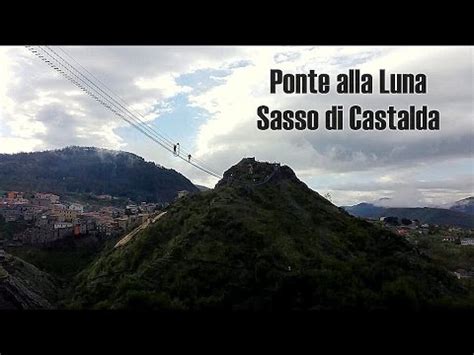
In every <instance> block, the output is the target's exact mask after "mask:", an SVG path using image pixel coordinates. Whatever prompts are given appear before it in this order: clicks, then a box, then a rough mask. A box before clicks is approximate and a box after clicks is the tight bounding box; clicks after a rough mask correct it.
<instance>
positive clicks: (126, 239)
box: [114, 211, 166, 248]
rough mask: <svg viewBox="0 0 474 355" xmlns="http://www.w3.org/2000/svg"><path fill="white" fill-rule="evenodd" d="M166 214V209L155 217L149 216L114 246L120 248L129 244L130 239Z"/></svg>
mask: <svg viewBox="0 0 474 355" xmlns="http://www.w3.org/2000/svg"><path fill="white" fill-rule="evenodd" d="M165 214H166V211H165V212H161V213H160V214H158V215H157V216H155V217H154V218H153V219H151V221H150V219H149V218H148V219H147V220H146V221H145V222H143V223H142V224H140V225H139V226H138V227H137V228H135V229H134V230H132V231H131V232H130V233H128V234H127V235H126V236H125V237H123V238H122V239H120V240H119V241H118V243H117V244H115V246H114V248H118V247H120V246H122V245H125V244H127V243H128V242H129V241H130V240H132V238H133V237H135V236H136V235H137V234H138V233H139V232H140V231H142V230H144V229H145V228H147V227H148V226H149V225H150V224H154V223H155V222H156V221H157V220H159V219H160V218H161V217H163V216H164V215H165Z"/></svg>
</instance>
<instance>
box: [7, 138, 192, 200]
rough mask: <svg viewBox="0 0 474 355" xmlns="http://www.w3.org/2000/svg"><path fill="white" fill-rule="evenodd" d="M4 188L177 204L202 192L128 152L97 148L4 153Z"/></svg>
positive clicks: (178, 174) (172, 174) (172, 172)
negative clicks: (186, 194)
mask: <svg viewBox="0 0 474 355" xmlns="http://www.w3.org/2000/svg"><path fill="white" fill-rule="evenodd" d="M0 190H19V191H46V192H53V193H57V194H64V193H94V194H96V195H102V194H107V195H112V196H117V197H125V198H130V199H132V200H134V201H156V202H169V201H172V200H173V199H174V198H175V197H176V196H177V192H178V191H180V190H188V191H191V192H193V191H198V189H197V188H196V187H195V186H194V185H193V184H192V183H191V182H190V181H189V180H188V179H187V178H185V177H184V176H183V175H181V174H180V173H178V172H176V171H174V170H171V169H166V168H163V167H161V166H158V165H156V164H155V163H153V162H146V161H145V160H144V159H143V158H141V157H139V156H137V155H135V154H131V153H126V152H121V151H113V150H107V149H99V148H93V147H67V148H64V149H61V150H54V151H44V152H34V153H19V154H0Z"/></svg>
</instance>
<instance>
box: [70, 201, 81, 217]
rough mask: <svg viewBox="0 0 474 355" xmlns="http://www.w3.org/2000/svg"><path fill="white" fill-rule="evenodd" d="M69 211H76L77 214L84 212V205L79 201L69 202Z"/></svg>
mask: <svg viewBox="0 0 474 355" xmlns="http://www.w3.org/2000/svg"><path fill="white" fill-rule="evenodd" d="M68 209H70V210H71V211H74V212H77V213H78V214H82V213H84V206H83V205H81V204H79V203H71V204H70V205H69V207H68Z"/></svg>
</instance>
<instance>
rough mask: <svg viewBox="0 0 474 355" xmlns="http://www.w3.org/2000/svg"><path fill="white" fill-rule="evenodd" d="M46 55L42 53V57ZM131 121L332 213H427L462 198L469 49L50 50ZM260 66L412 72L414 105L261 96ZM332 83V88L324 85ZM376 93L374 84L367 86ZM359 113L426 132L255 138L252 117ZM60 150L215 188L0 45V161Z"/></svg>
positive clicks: (473, 148)
mask: <svg viewBox="0 0 474 355" xmlns="http://www.w3.org/2000/svg"><path fill="white" fill-rule="evenodd" d="M53 48H54V47H53ZM63 49H64V50H65V51H66V52H68V53H69V54H71V55H72V57H74V58H75V59H76V60H77V61H78V62H79V63H81V64H82V65H83V66H84V67H85V68H87V69H88V70H89V71H90V72H91V73H93V74H94V75H95V76H96V77H97V78H99V79H100V80H101V81H102V82H103V83H106V85H107V86H108V87H110V88H112V89H113V91H114V92H115V93H117V94H118V95H120V96H121V97H122V98H123V99H124V100H125V101H126V102H127V103H129V104H130V106H131V107H132V108H133V109H135V110H137V111H138V112H140V113H141V114H142V115H143V116H144V117H145V119H146V120H147V121H148V122H150V124H153V125H154V126H155V127H157V128H158V130H159V131H160V132H163V133H164V134H166V136H168V137H170V138H171V140H172V141H176V142H180V143H181V145H182V146H183V147H184V148H186V149H187V150H188V151H191V152H192V153H193V157H195V158H198V159H200V160H203V161H205V162H206V163H207V165H209V166H211V167H212V168H213V170H215V171H218V172H220V173H222V172H223V171H225V170H226V169H227V168H229V167H230V166H231V165H233V164H235V163H236V162H238V161H239V160H240V159H241V158H242V157H244V156H252V157H256V158H257V159H258V160H265V161H272V162H273V161H278V162H281V163H283V164H287V165H289V166H290V167H292V168H293V169H294V170H295V171H296V173H297V175H298V176H299V177H300V178H301V179H302V180H303V181H304V182H306V183H307V184H308V185H309V186H310V187H311V188H313V189H314V190H316V191H318V192H320V193H321V194H325V193H327V192H329V193H330V194H331V196H332V200H333V202H334V203H336V204H339V205H343V204H354V203H357V202H362V201H374V200H377V199H379V198H381V197H391V198H392V203H393V204H394V205H404V206H423V205H439V204H443V203H447V202H450V201H454V200H457V199H460V198H464V197H467V196H470V195H473V194H474V191H473V190H474V155H473V152H474V115H473V106H472V105H473V93H474V86H473V85H474V84H473V48H472V47H326V46H323V47H258V46H252V47H217V46H216V47H98V46H91V47H64V48H63ZM270 69H281V70H283V71H284V72H286V73H305V72H308V71H309V70H310V69H314V70H315V71H316V73H328V74H330V75H331V78H335V75H336V74H339V73H345V72H347V70H348V69H360V70H361V71H362V72H366V73H371V74H373V75H374V78H377V77H378V72H379V69H386V71H387V72H392V73H425V74H426V75H427V77H428V93H427V94H426V95H377V94H372V95H364V96H361V95H337V94H336V93H334V90H332V93H331V94H328V95H312V94H308V95H285V94H275V95H271V94H270V93H269V92H270V90H269V72H270ZM333 80H334V79H333ZM375 83H376V85H375V86H374V87H375V88H377V85H378V84H377V83H378V81H377V80H375ZM334 104H340V105H344V106H345V107H349V106H350V105H353V104H359V105H361V106H363V107H364V108H367V109H369V108H370V109H386V108H387V107H388V106H389V105H394V106H395V107H396V108H398V109H404V108H407V107H408V106H410V105H416V106H420V107H421V106H422V105H428V106H429V107H430V109H436V110H439V111H440V113H441V125H440V126H441V128H440V130H439V131H389V130H385V131H370V132H360V131H352V130H350V129H348V128H346V129H344V130H342V131H337V132H335V131H327V130H326V129H325V128H324V127H323V126H322V125H320V129H319V130H317V131H310V130H307V131H280V132H278V131H259V130H258V129H257V125H256V122H257V114H256V111H257V107H258V106H260V105H267V106H269V107H270V108H271V109H280V110H286V109H291V110H297V109H316V110H318V111H319V112H324V111H325V110H326V109H328V108H330V106H331V105H334ZM68 145H84V146H98V147H103V148H111V149H121V150H125V151H129V152H133V153H136V154H138V155H140V156H143V157H144V158H145V159H146V160H152V161H155V162H156V163H159V164H161V165H164V166H166V167H171V168H174V169H176V170H178V171H179V172H181V173H183V174H184V175H185V176H187V177H188V178H190V179H191V180H192V181H193V182H195V183H198V184H203V185H207V186H213V185H214V184H215V182H216V179H215V178H212V177H209V176H207V175H205V174H204V173H202V172H200V171H199V170H197V169H195V168H193V167H191V166H189V165H188V164H187V163H185V162H183V161H182V160H179V159H176V158H175V157H173V156H172V155H171V154H170V153H168V152H167V151H165V150H163V149H162V148H161V147H160V146H158V145H157V144H155V143H153V142H152V141H150V140H149V139H148V138H147V137H145V136H143V135H142V134H141V133H139V132H137V131H135V130H134V129H133V128H131V127H130V126H128V125H127V123H125V122H123V121H121V120H120V119H119V118H117V117H115V116H114V115H113V114H112V113H110V112H109V111H108V110H106V109H105V108H104V107H102V106H101V105H100V104H98V103H97V102H96V101H94V100H93V99H91V98H90V97H88V96H87V95H85V94H83V93H82V92H81V91H80V90H78V89H77V88H76V87H74V86H73V85H72V84H71V83H70V82H68V81H67V80H65V79H64V78H63V77H61V76H60V75H59V74H58V73H56V72H55V71H53V70H52V69H51V68H49V67H48V66H47V65H46V64H45V63H43V62H41V61H40V60H39V59H38V58H36V57H35V56H34V55H33V54H31V53H30V52H29V51H28V50H26V49H25V48H23V47H0V152H2V153H15V152H20V151H38V150H45V149H55V148H62V147H65V146H68Z"/></svg>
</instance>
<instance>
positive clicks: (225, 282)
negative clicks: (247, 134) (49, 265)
mask: <svg viewBox="0 0 474 355" xmlns="http://www.w3.org/2000/svg"><path fill="white" fill-rule="evenodd" d="M251 171H252V174H250V172H251ZM463 295H464V291H463V288H462V287H461V286H460V284H459V283H458V281H457V280H456V279H455V278H454V277H453V276H451V275H450V274H449V273H448V272H447V271H446V270H444V269H442V268H440V267H438V266H436V265H435V264H434V263H433V262H432V261H431V260H430V259H429V258H427V257H425V256H423V255H420V254H419V253H418V252H417V250H416V249H414V247H413V246H412V245H410V244H409V243H408V242H407V241H406V240H404V239H403V238H400V237H398V236H395V235H394V234H392V233H390V232H389V231H386V230H383V229H381V228H378V227H376V226H374V225H371V224H370V223H368V222H365V221H363V220H360V219H357V218H354V217H351V216H350V215H349V214H347V213H346V212H345V211H344V210H342V209H340V208H338V207H336V206H334V205H333V204H331V203H330V202H329V201H327V200H326V199H324V198H322V197H321V196H320V195H319V194H318V193H317V192H315V191H313V190H311V189H309V188H308V187H307V186H306V185H305V184H304V183H302V182H301V181H299V180H298V178H297V177H296V176H295V174H294V172H293V171H292V170H291V169H290V168H289V167H287V166H281V167H279V166H277V165H274V164H270V163H260V162H256V161H255V160H254V159H250V158H247V159H243V160H242V161H241V162H240V163H239V164H237V165H235V166H233V167H232V168H230V169H229V170H228V171H227V172H226V173H225V174H224V178H223V179H222V180H221V181H220V182H219V183H218V184H217V185H216V187H215V188H214V189H212V190H209V191H204V192H200V193H196V194H191V195H188V196H187V197H184V198H181V199H180V200H178V201H177V202H176V203H174V204H172V205H171V206H169V208H168V209H167V214H166V215H164V216H163V217H162V218H161V219H160V220H159V221H157V222H156V224H155V225H153V226H152V227H150V228H148V229H146V230H144V231H143V232H141V233H140V234H138V235H137V236H136V237H135V238H134V239H132V240H131V241H130V242H129V243H128V244H126V245H124V246H123V247H119V248H117V249H109V250H106V251H104V252H103V253H102V255H101V256H100V257H99V258H98V259H97V260H96V261H95V262H93V263H92V264H91V265H90V266H89V267H88V268H87V269H85V270H84V271H83V272H82V273H81V274H79V276H78V278H77V280H76V282H75V287H74V289H73V295H72V297H71V301H70V307H72V308H80V309H84V308H86V309H87V308H98V309H104V308H105V309H120V308H127V309H156V310H210V309H211V310H215V309H219V310H288V309H295V310H298V309H300V310H326V309H330V310H335V309H399V308H401V309H420V308H427V307H430V306H435V305H440V304H446V302H448V301H449V302H451V301H452V300H455V299H457V298H459V297H463Z"/></svg>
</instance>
